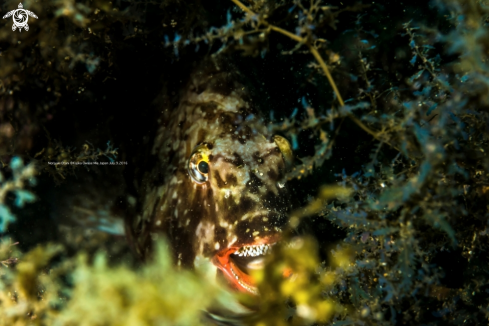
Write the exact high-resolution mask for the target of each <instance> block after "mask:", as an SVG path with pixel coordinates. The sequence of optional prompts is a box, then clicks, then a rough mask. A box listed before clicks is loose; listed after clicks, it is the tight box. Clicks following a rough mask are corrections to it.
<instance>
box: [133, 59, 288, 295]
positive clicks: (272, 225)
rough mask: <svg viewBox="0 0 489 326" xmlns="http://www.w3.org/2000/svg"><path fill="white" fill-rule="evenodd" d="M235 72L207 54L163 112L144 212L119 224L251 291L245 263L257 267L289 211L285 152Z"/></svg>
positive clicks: (137, 239)
mask: <svg viewBox="0 0 489 326" xmlns="http://www.w3.org/2000/svg"><path fill="white" fill-rule="evenodd" d="M234 77H235V73H234V72H233V71H232V69H231V70H230V69H221V67H219V65H217V64H215V62H214V63H212V64H211V65H207V66H204V69H200V70H198V71H197V73H194V74H193V77H192V78H191V80H190V82H189V86H188V87H187V89H186V91H185V92H183V94H182V95H181V99H180V102H179V105H178V107H177V108H174V109H171V110H170V109H168V110H164V111H163V112H166V116H165V118H164V119H163V120H164V123H162V124H161V127H160V129H159V131H158V132H157V136H156V139H155V143H154V147H153V154H154V156H155V157H156V160H155V162H156V164H155V165H154V167H153V168H151V169H148V170H149V171H148V172H147V174H146V176H145V177H144V180H142V184H143V187H142V198H141V202H142V211H141V214H140V215H138V216H137V218H135V219H132V220H130V221H129V223H128V224H127V225H126V226H127V228H128V229H129V232H128V233H129V234H130V238H131V239H132V243H133V244H135V249H136V252H137V253H138V254H140V255H141V256H143V257H145V256H147V255H148V253H150V252H151V248H152V242H153V241H155V240H156V239H158V237H159V236H160V235H164V236H165V238H167V240H168V242H169V244H170V247H171V250H172V251H173V253H174V257H175V259H176V261H177V265H178V266H182V267H188V268H194V267H196V265H199V264H200V263H199V262H202V261H207V262H209V263H210V264H211V265H212V266H213V268H214V270H215V275H217V276H218V277H220V278H221V279H222V278H224V279H225V280H227V281H228V283H229V284H230V285H231V286H232V287H234V288H236V289H237V290H239V291H243V292H247V293H255V294H256V293H257V290H256V287H255V285H254V283H253V280H252V278H251V276H250V274H251V273H250V271H251V270H252V269H256V268H262V267H263V260H264V255H265V254H267V253H268V252H269V251H270V249H271V247H272V246H273V244H275V243H276V242H277V241H278V240H279V238H280V233H281V232H282V229H283V227H284V226H285V224H286V223H287V216H288V212H289V211H290V209H291V200H290V194H289V191H288V190H287V187H286V185H285V181H286V172H287V170H288V169H290V167H291V164H292V161H293V156H292V150H291V146H290V144H289V143H288V141H287V140H286V139H285V138H283V137H281V136H277V135H275V136H274V135H271V134H270V133H269V131H268V129H267V127H266V125H265V124H264V122H263V120H262V119H261V118H260V117H259V116H258V114H257V110H256V109H254V106H253V104H252V101H251V100H250V99H249V97H248V95H247V92H246V90H245V88H244V87H243V85H242V84H240V83H238V82H236V79H235V78H234Z"/></svg>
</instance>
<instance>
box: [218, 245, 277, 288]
mask: <svg viewBox="0 0 489 326" xmlns="http://www.w3.org/2000/svg"><path fill="white" fill-rule="evenodd" d="M274 240H275V239H274ZM275 243H276V241H273V240H271V239H268V240H263V239H262V240H260V241H257V242H255V243H251V244H247V245H243V246H241V247H231V248H226V249H223V250H221V251H219V252H218V253H217V254H216V255H215V256H214V258H213V263H214V265H215V266H216V267H217V268H218V269H219V270H221V272H222V274H223V275H224V277H225V278H226V279H227V281H228V283H229V284H230V285H231V287H233V288H235V289H236V290H238V291H240V292H245V293H250V294H253V295H258V288H257V287H256V284H255V281H254V280H253V277H252V276H251V273H252V271H253V270H260V269H263V268H264V266H265V256H266V255H267V254H269V253H270V252H271V251H272V246H273V245H274V244H275Z"/></svg>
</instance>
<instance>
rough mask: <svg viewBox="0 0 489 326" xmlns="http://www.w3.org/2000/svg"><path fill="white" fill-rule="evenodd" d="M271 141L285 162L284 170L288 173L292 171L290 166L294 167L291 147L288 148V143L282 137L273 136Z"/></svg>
mask: <svg viewBox="0 0 489 326" xmlns="http://www.w3.org/2000/svg"><path fill="white" fill-rule="evenodd" d="M273 141H274V142H275V144H276V145H277V147H278V149H280V152H281V153H282V157H283V159H284V162H285V169H286V170H287V171H290V170H291V169H292V166H293V165H294V154H293V152H292V146H290V143H289V141H288V140H287V139H285V138H284V137H282V136H278V135H275V136H273Z"/></svg>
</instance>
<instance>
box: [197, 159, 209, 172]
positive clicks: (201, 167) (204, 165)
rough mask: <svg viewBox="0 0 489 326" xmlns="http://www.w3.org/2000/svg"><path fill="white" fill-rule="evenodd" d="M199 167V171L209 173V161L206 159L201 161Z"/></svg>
mask: <svg viewBox="0 0 489 326" xmlns="http://www.w3.org/2000/svg"><path fill="white" fill-rule="evenodd" d="M197 167H198V168H199V171H200V172H201V173H209V163H207V162H206V161H200V163H199V165H197Z"/></svg>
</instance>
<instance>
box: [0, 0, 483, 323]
mask: <svg viewBox="0 0 489 326" xmlns="http://www.w3.org/2000/svg"><path fill="white" fill-rule="evenodd" d="M22 4H23V7H24V8H25V9H27V10H30V11H32V12H34V13H35V14H36V15H37V17H38V19H35V18H32V17H31V18H29V20H28V22H29V30H28V31H26V30H23V31H22V32H19V31H18V30H17V31H12V19H11V18H8V19H3V20H2V24H1V25H0V161H1V166H2V168H1V174H0V232H1V239H2V242H1V245H0V260H1V261H2V265H1V266H0V325H196V324H199V323H201V322H202V319H201V311H202V310H203V309H205V308H206V307H207V306H209V305H211V304H212V302H213V301H221V302H222V301H225V300H226V298H227V296H228V295H229V293H224V291H223V290H222V289H220V288H216V287H214V286H213V285H211V284H208V283H207V282H205V281H204V280H203V277H202V275H199V274H198V273H197V272H193V271H180V270H178V269H177V268H176V267H175V266H174V265H173V264H172V262H171V258H170V257H171V256H170V254H169V253H168V252H167V251H166V249H165V245H164V243H163V242H162V243H161V244H160V245H159V246H158V248H157V250H156V254H155V255H154V259H153V260H152V261H149V262H145V263H141V262H139V261H138V259H137V258H136V257H135V256H134V255H133V254H132V253H131V252H130V248H129V244H128V243H127V240H126V238H125V237H124V236H123V235H120V234H121V232H123V231H121V229H120V225H119V224H118V222H117V219H116V218H114V217H113V216H111V215H112V213H114V212H113V211H112V210H109V208H108V207H114V206H115V207H116V213H117V211H119V212H127V211H131V210H132V209H133V206H134V204H133V203H132V201H133V200H134V197H136V188H137V187H135V186H134V180H138V178H139V176H140V175H141V173H143V172H144V171H141V169H142V168H141V167H142V166H144V163H145V162H146V160H148V157H149V152H150V149H151V145H152V141H153V139H154V136H155V133H156V130H157V127H158V121H157V117H158V113H160V111H159V110H161V107H162V104H161V103H172V104H173V105H174V106H176V105H178V95H179V92H180V90H181V89H182V87H183V86H184V85H185V84H186V83H187V81H188V78H189V75H190V73H191V71H192V70H194V69H195V67H196V65H198V63H199V62H201V61H202V60H203V59H204V58H206V57H207V56H211V55H214V56H221V57H225V58H227V59H228V60H230V61H232V62H233V64H234V65H236V66H237V69H238V70H239V71H240V72H241V74H242V75H243V76H245V77H246V78H247V85H246V87H247V88H249V89H250V94H251V97H252V99H253V102H254V104H255V105H256V106H257V107H259V109H260V111H261V113H262V115H263V117H265V122H266V123H267V125H268V128H269V130H270V131H271V132H273V133H275V134H280V135H282V136H284V137H285V138H287V139H288V140H289V141H290V143H291V144H292V147H293V150H294V156H295V157H296V162H295V167H294V169H293V170H292V171H291V172H290V173H289V175H288V182H287V187H289V189H290V190H291V191H292V193H293V194H294V196H293V197H294V201H295V202H294V206H295V210H294V211H293V212H292V213H291V214H290V216H289V218H290V222H289V228H288V230H287V231H286V232H284V237H285V238H286V239H288V242H289V245H287V246H286V245H284V246H278V247H277V250H274V251H273V254H271V255H269V257H268V264H267V266H266V267H265V269H264V270H263V271H260V272H258V273H257V274H256V275H255V278H256V280H257V282H258V288H259V291H260V294H261V295H260V299H259V300H260V310H259V311H257V313H256V316H255V317H254V318H253V319H252V320H247V321H242V322H243V323H244V324H250V325H288V324H292V325H448V324H453V325H461V324H464V325H485V324H487V323H488V319H489V284H488V278H489V256H488V251H487V250H488V249H489V246H488V244H487V243H488V240H489V239H488V237H489V230H488V221H489V219H488V218H489V205H488V199H489V159H488V157H487V153H486V152H487V151H488V150H489V148H488V146H487V144H488V136H489V128H488V119H489V113H488V108H489V65H488V54H489V52H488V51H489V29H488V23H489V21H488V19H489V2H488V1H476V0H467V1H463V0H444V1H441V0H436V1H370V2H368V1H333V2H323V1H314V0H313V1H259V0H258V1H255V0H247V1H243V2H239V1H238V0H229V1H221V0H219V1H178V0H165V1H123V0H120V1H99V0H92V1H76V2H75V1H74V0H71V1H70V0H37V1H34V0H33V1H27V0H26V1H24V2H22ZM16 8H18V3H17V2H15V1H2V2H0V10H1V12H0V13H1V15H0V16H2V17H3V16H4V15H5V14H6V13H7V12H9V11H11V10H14V9H16ZM63 161H64V162H79V163H80V164H78V165H77V164H65V165H62V164H59V165H54V164H51V163H50V162H63ZM97 162H98V164H96V163H97ZM102 162H105V163H104V164H102ZM113 162H119V163H118V164H110V163H113ZM83 163H91V164H90V165H89V164H83ZM101 189H103V191H102V192H101V191H100V190H101ZM93 193H96V194H99V193H103V196H98V195H96V196H94V195H93ZM87 201H90V202H89V204H87ZM82 205H83V206H91V207H93V209H92V210H90V211H89V212H87V211H80V210H76V209H74V208H76V207H79V206H82ZM283 266H289V267H290V268H291V269H292V271H293V275H294V277H291V278H288V279H284V278H283V277H281V270H282V269H283ZM243 300H245V301H246V300H249V298H248V299H246V298H243Z"/></svg>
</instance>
